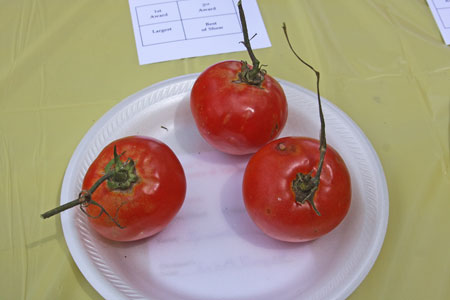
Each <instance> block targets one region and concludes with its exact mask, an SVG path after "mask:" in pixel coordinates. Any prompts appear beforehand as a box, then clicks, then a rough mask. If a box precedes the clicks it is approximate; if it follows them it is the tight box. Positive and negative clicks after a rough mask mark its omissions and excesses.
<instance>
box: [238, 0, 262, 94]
mask: <svg viewBox="0 0 450 300" xmlns="http://www.w3.org/2000/svg"><path fill="white" fill-rule="evenodd" d="M237 5H238V9H239V17H240V19H241V24H242V33H243V34H244V41H243V42H241V43H242V44H243V45H244V46H245V48H246V49H247V52H248V54H249V56H250V59H251V60H252V64H253V66H252V67H251V66H249V65H248V64H247V62H246V61H241V63H242V67H241V72H239V74H238V77H239V80H236V81H234V82H235V83H245V84H248V85H255V86H257V87H260V88H261V85H262V83H263V81H264V76H265V75H266V73H267V72H266V70H264V69H262V67H263V65H260V62H259V60H258V59H257V58H256V56H255V54H254V53H253V49H252V47H251V45H250V40H251V39H249V37H248V29H247V22H246V20H245V14H244V9H243V8H242V3H241V0H239V2H238V4H237ZM255 35H256V34H255ZM255 35H254V36H253V37H255ZM253 37H252V38H253Z"/></svg>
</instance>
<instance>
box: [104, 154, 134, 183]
mask: <svg viewBox="0 0 450 300" xmlns="http://www.w3.org/2000/svg"><path fill="white" fill-rule="evenodd" d="M123 153H124V152H123ZM123 153H121V154H120V155H118V154H117V150H116V146H114V158H113V159H112V160H111V161H110V162H109V163H108V164H107V165H106V167H105V173H106V174H111V175H110V176H109V178H108V180H107V185H108V188H109V189H111V190H127V189H129V188H131V187H132V186H133V184H134V183H136V182H137V181H138V180H139V177H138V176H137V174H136V166H135V164H134V161H133V160H132V159H131V158H128V159H127V160H126V161H125V162H122V161H121V160H120V157H121V156H122V155H123Z"/></svg>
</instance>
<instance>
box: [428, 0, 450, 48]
mask: <svg viewBox="0 0 450 300" xmlns="http://www.w3.org/2000/svg"><path fill="white" fill-rule="evenodd" d="M427 1H428V6H429V7H430V9H431V13H432V14H433V17H434V19H435V20H436V23H437V25H438V27H439V30H440V31H441V35H442V38H443V39H444V42H445V44H447V45H450V0H427Z"/></svg>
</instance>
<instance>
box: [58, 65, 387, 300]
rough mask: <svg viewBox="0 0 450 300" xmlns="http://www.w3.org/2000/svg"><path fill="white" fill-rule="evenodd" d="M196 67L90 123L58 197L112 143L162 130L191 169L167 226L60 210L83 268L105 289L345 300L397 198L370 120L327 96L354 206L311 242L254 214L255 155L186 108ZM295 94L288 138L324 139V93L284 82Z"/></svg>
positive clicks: (74, 189)
mask: <svg viewBox="0 0 450 300" xmlns="http://www.w3.org/2000/svg"><path fill="white" fill-rule="evenodd" d="M197 76H198V74H192V75H186V76H182V77H177V78H173V79H170V80H167V81H164V82H161V83H158V84H155V85H152V86H150V87H148V88H146V89H144V90H142V91H140V92H138V93H136V94H134V95H132V96H130V97H128V98H126V99H125V100H123V101H122V102H120V103H119V104H117V105H116V106H114V107H113V108H112V109H111V110H110V111H108V112H107V113H106V114H105V115H104V116H103V117H102V118H101V119H100V120H98V121H97V122H96V124H95V125H94V126H93V127H92V128H91V129H90V130H89V131H88V132H87V134H86V135H85V136H84V138H83V139H82V141H81V142H80V144H79V145H78V147H77V148H76V150H75V152H74V154H73V156H72V158H71V160H70V163H69V165H68V167H67V170H66V173H65V176H64V180H63V184H62V191H61V204H63V203H66V202H68V201H70V200H73V199H75V198H76V197H77V195H78V193H79V192H80V189H81V184H82V181H83V176H84V174H85V172H86V170H87V168H88V167H89V165H90V163H91V162H92V161H93V160H94V159H95V157H96V156H97V155H98V153H99V152H100V151H101V150H102V148H103V147H104V146H106V145H107V144H108V143H109V142H111V141H113V140H115V139H118V138H120V137H123V136H128V135H148V136H152V137H154V138H157V139H159V140H161V141H163V142H165V143H166V144H167V145H169V146H170V147H171V148H172V150H173V151H174V152H175V153H176V154H177V155H178V157H179V159H180V161H181V162H182V164H183V167H184V169H185V173H186V177H187V195H186V199H185V202H184V204H183V207H182V208H181V210H180V211H179V213H178V215H177V216H176V217H175V219H174V220H173V221H172V222H171V223H170V224H169V226H168V227H167V228H166V229H165V230H164V231H163V232H161V233H159V234H158V235H156V236H154V237H151V238H148V239H145V240H141V241H137V242H131V243H117V242H111V241H108V240H105V239H103V238H102V237H100V236H98V235H97V234H96V233H95V232H94V231H93V230H91V229H90V227H89V223H88V221H87V216H85V215H84V214H83V213H82V212H80V210H79V209H78V208H74V209H71V210H68V211H65V212H63V213H62V214H61V219H62V226H63V231H64V236H65V239H66V242H67V245H68V248H69V250H70V253H71V254H72V257H73V259H74V260H75V262H76V264H77V265H78V267H79V269H80V270H81V272H82V273H83V275H84V276H85V277H86V279H87V280H88V281H89V282H90V284H91V285H92V286H93V287H94V288H95V289H96V290H97V291H98V292H99V293H100V295H102V296H103V297H104V298H106V299H163V300H171V299H183V300H189V299H196V300H214V299H221V300H238V299H239V300H244V299H245V300H247V299H248V300H254V299H259V300H272V299H278V300H283V299H308V300H313V299H327V300H328V299H344V298H346V297H347V296H349V295H350V294H351V293H352V292H353V291H354V290H355V289H356V287H357V286H358V285H359V284H360V283H361V281H362V280H363V279H364V277H365V276H366V275H367V274H368V272H369V270H370V269H371V267H372V265H373V264H374V262H375V260H376V258H377V256H378V253H379V251H380V248H381V246H382V244H383V240H384V236H385V233H386V228H387V222H388V211H389V199H388V191H387V185H386V179H385V176H384V173H383V168H382V166H381V164H380V161H379V159H378V156H377V154H376V152H375V151H374V149H373V147H372V146H371V144H370V142H369V140H368V139H367V138H366V136H365V135H364V133H363V132H362V131H361V129H360V128H359V127H358V126H357V125H356V124H355V123H354V122H353V121H352V120H351V119H350V118H349V117H348V116H347V115H346V114H345V113H344V112H342V111H341V110H340V109H339V108H337V107H336V106H335V105H333V104H331V103H330V102H329V101H327V100H326V99H323V109H324V114H325V118H326V122H327V140H328V143H329V144H330V145H332V146H333V147H334V148H335V149H337V150H338V152H339V153H340V154H341V156H342V157H343V159H344V160H345V161H346V163H347V166H348V168H349V171H350V175H351V178H352V193H353V196H352V204H351V207H350V211H349V213H348V215H347V217H346V218H345V219H344V221H343V222H342V223H341V224H340V225H339V226H338V227H337V228H336V229H335V230H334V231H332V232H331V233H329V234H328V235H326V236H324V237H322V238H320V239H318V240H316V241H313V242H308V243H285V242H279V241H276V240H273V239H271V238H269V237H267V236H265V235H264V234H262V233H261V232H260V231H259V229H258V228H257V227H256V226H255V225H254V224H253V223H252V221H251V220H250V218H249V217H248V215H247V214H246V211H245V208H244V204H243V200H242V196H241V180H242V176H243V171H244V168H245V165H246V163H247V161H248V159H249V156H241V157H236V156H230V155H226V154H222V153H219V152H217V151H215V150H213V149H212V148H211V147H210V146H209V145H208V144H207V143H206V142H205V141H204V140H203V139H202V138H201V136H200V135H199V133H198V132H197V129H196V127H195V124H194V121H193V118H192V116H191V113H190V108H189V95H190V90H191V87H192V85H193V83H194V81H195V79H196V78H197ZM280 83H281V84H282V86H283V88H284V90H285V93H286V96H287V99H288V103H289V117H288V121H287V124H286V127H285V129H284V130H283V132H282V136H288V135H302V136H310V137H316V138H318V135H319V128H320V122H319V116H318V107H317V100H316V95H315V94H314V93H312V92H310V91H308V90H306V89H304V88H302V87H300V86H298V85H295V84H292V83H289V82H287V81H283V80H280Z"/></svg>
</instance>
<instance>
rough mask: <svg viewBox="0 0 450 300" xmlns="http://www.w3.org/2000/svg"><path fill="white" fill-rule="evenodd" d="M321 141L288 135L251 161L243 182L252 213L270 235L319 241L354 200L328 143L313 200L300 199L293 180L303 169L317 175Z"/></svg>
mask: <svg viewBox="0 0 450 300" xmlns="http://www.w3.org/2000/svg"><path fill="white" fill-rule="evenodd" d="M318 149H319V141H318V140H315V139H311V138H303V137H286V138H281V139H278V140H275V141H272V142H271V143H269V144H267V145H266V146H264V147H263V148H261V149H260V150H259V151H258V152H257V153H256V154H255V155H254V156H253V157H252V158H251V159H250V161H249V163H248V165H247V167H246V169H245V173H244V180H243V196H244V202H245V206H246V209H247V212H248V214H249V215H250V217H251V218H252V219H253V221H254V222H255V224H256V225H257V226H258V227H259V228H260V229H261V230H262V231H263V232H264V233H266V234H267V235H268V236H270V237H273V238H275V239H278V240H282V241H288V242H303V241H310V240H314V239H316V238H318V237H320V236H323V235H324V234H326V233H328V232H330V231H331V230H333V229H334V228H335V227H336V226H338V224H339V223H341V221H342V220H343V219H344V217H345V216H346V214H347V212H348V210H349V207H350V201H351V183H350V174H349V172H348V170H347V167H346V165H345V163H344V161H343V160H342V158H341V157H340V156H339V154H338V153H337V152H336V150H334V149H333V148H332V147H330V146H328V147H327V151H326V155H325V160H324V165H323V169H322V174H321V176H320V183H319V187H318V190H317V191H316V194H315V197H314V200H313V201H314V204H315V206H316V208H317V210H318V211H319V212H320V216H319V215H318V214H317V213H316V212H315V211H314V210H313V208H312V206H311V204H310V203H309V202H304V204H301V203H299V202H297V201H296V197H295V194H294V191H293V187H292V185H293V181H294V180H295V179H296V176H297V174H298V173H303V174H307V173H309V172H310V171H311V170H313V172H312V176H314V175H315V172H316V169H317V165H318V162H319V159H320V158H319V150H318Z"/></svg>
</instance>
